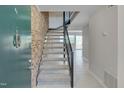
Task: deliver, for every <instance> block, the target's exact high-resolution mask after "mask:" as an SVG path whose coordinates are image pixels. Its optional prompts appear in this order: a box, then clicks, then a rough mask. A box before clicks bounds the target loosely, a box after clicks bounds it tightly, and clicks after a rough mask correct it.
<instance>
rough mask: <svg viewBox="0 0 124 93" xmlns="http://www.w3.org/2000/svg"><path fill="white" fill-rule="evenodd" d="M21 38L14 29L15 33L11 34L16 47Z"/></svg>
mask: <svg viewBox="0 0 124 93" xmlns="http://www.w3.org/2000/svg"><path fill="white" fill-rule="evenodd" d="M20 44H21V39H20V35H19V33H18V31H16V34H15V35H14V36H13V46H14V47H16V48H18V47H20Z"/></svg>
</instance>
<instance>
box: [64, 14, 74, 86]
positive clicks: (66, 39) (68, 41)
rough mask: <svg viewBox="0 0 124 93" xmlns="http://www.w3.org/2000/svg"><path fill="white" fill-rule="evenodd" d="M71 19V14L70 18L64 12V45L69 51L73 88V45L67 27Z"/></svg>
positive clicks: (68, 57) (72, 84)
mask: <svg viewBox="0 0 124 93" xmlns="http://www.w3.org/2000/svg"><path fill="white" fill-rule="evenodd" d="M69 21H70V15H69V18H68V19H67V14H66V12H63V27H64V45H65V50H66V52H67V59H68V64H69V72H70V78H71V80H70V83H71V88H73V87H74V76H73V73H74V72H73V69H74V66H73V65H74V62H73V50H72V46H71V42H70V39H69V34H68V30H67V27H68V25H67V22H69Z"/></svg>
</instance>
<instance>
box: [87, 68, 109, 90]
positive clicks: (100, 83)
mask: <svg viewBox="0 0 124 93" xmlns="http://www.w3.org/2000/svg"><path fill="white" fill-rule="evenodd" d="M89 73H90V74H91V75H92V76H93V77H94V78H95V79H96V80H97V81H98V82H99V83H100V84H101V85H102V86H103V87H104V88H107V86H106V85H105V84H104V83H103V82H102V81H101V80H100V79H99V78H98V77H97V76H96V75H95V74H94V73H93V72H92V71H91V70H89Z"/></svg>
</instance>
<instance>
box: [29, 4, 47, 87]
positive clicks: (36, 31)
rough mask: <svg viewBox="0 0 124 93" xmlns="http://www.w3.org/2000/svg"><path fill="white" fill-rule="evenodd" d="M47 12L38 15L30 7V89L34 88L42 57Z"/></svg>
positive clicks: (37, 12)
mask: <svg viewBox="0 0 124 93" xmlns="http://www.w3.org/2000/svg"><path fill="white" fill-rule="evenodd" d="M48 19H49V14H48V12H42V13H40V12H39V11H38V9H37V7H36V6H31V31H32V67H33V69H32V76H31V77H32V81H31V82H32V87H36V77H37V73H38V65H39V63H40V60H41V57H42V49H43V41H44V36H45V34H46V32H47V31H48Z"/></svg>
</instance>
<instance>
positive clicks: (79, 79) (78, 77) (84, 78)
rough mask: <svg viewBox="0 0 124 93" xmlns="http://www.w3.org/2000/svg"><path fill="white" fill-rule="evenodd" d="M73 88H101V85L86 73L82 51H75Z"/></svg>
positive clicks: (86, 65)
mask: <svg viewBox="0 0 124 93" xmlns="http://www.w3.org/2000/svg"><path fill="white" fill-rule="evenodd" d="M74 55H75V59H74V60H75V61H74V65H75V66H74V87H75V88H102V85H100V84H99V82H98V81H97V80H96V79H95V78H94V77H93V76H92V75H91V74H90V73H89V72H88V63H86V62H83V57H82V50H75V51H74Z"/></svg>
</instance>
